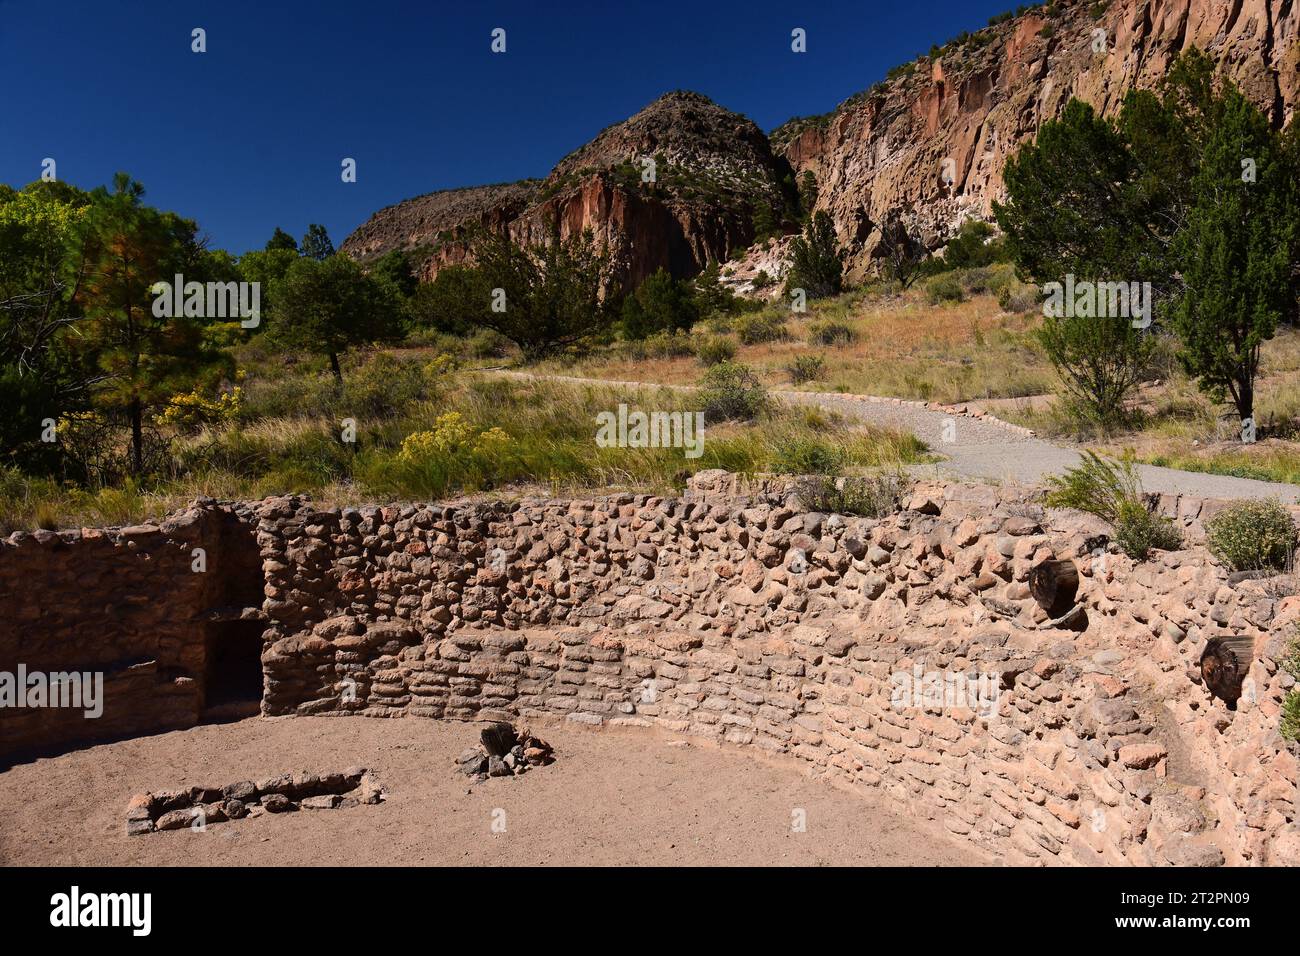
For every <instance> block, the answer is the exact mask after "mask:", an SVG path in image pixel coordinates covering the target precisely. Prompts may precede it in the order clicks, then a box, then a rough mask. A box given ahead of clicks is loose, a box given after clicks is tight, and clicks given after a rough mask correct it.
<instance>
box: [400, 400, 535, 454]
mask: <svg viewBox="0 0 1300 956" xmlns="http://www.w3.org/2000/svg"><path fill="white" fill-rule="evenodd" d="M510 441H511V438H510V435H509V434H508V433H507V432H505V431H503V430H502V429H500V428H497V427H493V428H489V429H486V430H484V431H479V432H478V433H477V434H475V429H474V427H473V426H471V425H470V424H469V423H468V422H467V421H465V417H464V416H463V415H461V413H460V412H447V413H446V414H445V415H439V416H438V417H437V418H436V419H435V420H434V423H433V429H432V430H431V431H422V432H412V433H411V434H410V435H407V436H406V437H405V438H404V439H402V448H401V451H399V452H398V458H399V459H401V460H402V461H409V462H420V461H423V460H425V459H428V458H436V457H447V456H454V455H466V454H471V455H472V454H492V453H494V452H496V451H498V450H499V449H501V448H503V447H505V446H506V445H509V444H510Z"/></svg>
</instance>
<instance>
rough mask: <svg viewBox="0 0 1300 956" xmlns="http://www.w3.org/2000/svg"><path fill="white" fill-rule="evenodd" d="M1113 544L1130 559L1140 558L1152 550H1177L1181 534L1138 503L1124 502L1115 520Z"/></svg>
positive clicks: (1167, 520)
mask: <svg viewBox="0 0 1300 956" xmlns="http://www.w3.org/2000/svg"><path fill="white" fill-rule="evenodd" d="M1115 543H1116V544H1117V545H1119V547H1120V550H1121V551H1123V552H1124V553H1125V554H1127V555H1128V556H1129V557H1130V558H1134V559H1135V560H1138V561H1141V560H1143V559H1145V558H1146V556H1147V555H1148V554H1150V553H1151V552H1152V551H1153V550H1155V551H1177V550H1178V549H1179V548H1180V547H1182V544H1183V536H1182V533H1181V532H1179V530H1178V529H1177V528H1176V527H1175V526H1174V524H1173V522H1171V521H1170V520H1169V519H1168V518H1165V517H1164V516H1162V515H1158V514H1155V513H1154V512H1152V511H1151V510H1150V509H1149V508H1147V506H1146V505H1144V504H1142V503H1141V502H1140V501H1139V502H1125V503H1124V504H1123V505H1122V506H1121V507H1120V512H1119V517H1118V518H1117V519H1116V520H1115Z"/></svg>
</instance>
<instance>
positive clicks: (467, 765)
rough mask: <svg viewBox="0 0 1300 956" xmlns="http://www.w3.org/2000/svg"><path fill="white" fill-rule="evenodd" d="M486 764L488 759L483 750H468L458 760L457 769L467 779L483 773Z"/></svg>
mask: <svg viewBox="0 0 1300 956" xmlns="http://www.w3.org/2000/svg"><path fill="white" fill-rule="evenodd" d="M486 764H487V757H485V756H484V755H483V751H481V750H466V751H465V752H464V753H463V754H461V755H460V756H459V757H457V758H456V768H457V769H458V770H459V771H460V772H461V773H463V774H465V776H467V777H472V776H474V774H476V773H480V772H482V771H483V769H484V767H485V766H486Z"/></svg>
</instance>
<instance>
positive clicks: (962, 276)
mask: <svg viewBox="0 0 1300 956" xmlns="http://www.w3.org/2000/svg"><path fill="white" fill-rule="evenodd" d="M957 281H958V282H960V283H961V287H962V289H963V290H965V291H966V292H967V293H969V294H970V295H983V294H984V293H985V292H989V291H991V290H992V288H993V270H992V269H989V268H988V267H986V266H980V267H977V268H974V269H963V270H962V271H961V272H959V273H958V274H957Z"/></svg>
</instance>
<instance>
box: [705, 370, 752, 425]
mask: <svg viewBox="0 0 1300 956" xmlns="http://www.w3.org/2000/svg"><path fill="white" fill-rule="evenodd" d="M699 398H700V404H701V410H702V411H703V412H704V420H705V421H706V422H709V423H713V422H722V421H750V420H752V419H754V418H757V417H758V416H759V415H760V414H762V412H763V411H765V410H766V408H767V402H768V400H767V389H766V388H764V387H763V383H762V382H761V381H759V378H758V376H757V375H755V374H754V370H753V369H751V368H750V367H749V366H748V365H742V364H740V363H738V362H719V363H718V364H717V365H714V366H712V367H711V368H709V369H708V370H706V371H705V373H704V375H703V377H702V378H701V379H700V392H699Z"/></svg>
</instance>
